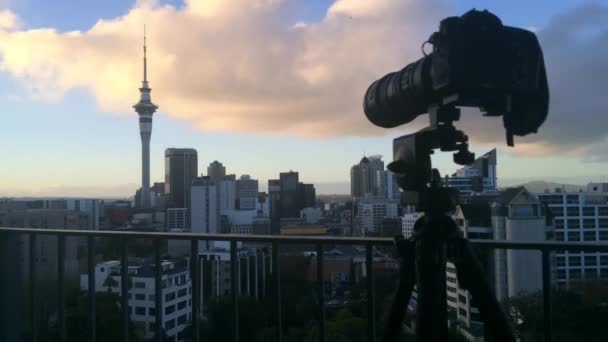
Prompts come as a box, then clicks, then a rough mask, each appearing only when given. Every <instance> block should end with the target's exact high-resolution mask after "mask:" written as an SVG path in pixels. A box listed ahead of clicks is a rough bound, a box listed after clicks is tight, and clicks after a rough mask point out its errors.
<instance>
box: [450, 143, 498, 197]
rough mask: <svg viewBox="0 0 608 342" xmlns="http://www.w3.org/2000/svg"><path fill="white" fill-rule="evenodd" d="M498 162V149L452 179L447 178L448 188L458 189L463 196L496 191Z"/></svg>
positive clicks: (458, 172) (465, 168) (462, 169)
mask: <svg viewBox="0 0 608 342" xmlns="http://www.w3.org/2000/svg"><path fill="white" fill-rule="evenodd" d="M496 160H497V158H496V149H493V150H491V151H490V152H488V153H486V154H484V155H482V156H481V157H479V158H477V159H475V161H474V162H473V164H471V165H467V166H465V167H463V168H461V169H459V170H458V171H456V172H455V173H454V174H452V176H451V177H447V176H446V178H445V182H446V186H448V187H450V188H455V189H458V191H460V193H461V194H471V193H480V192H493V191H496V190H497V187H498V184H497V178H496V164H497V162H496Z"/></svg>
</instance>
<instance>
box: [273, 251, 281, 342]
mask: <svg viewBox="0 0 608 342" xmlns="http://www.w3.org/2000/svg"><path fill="white" fill-rule="evenodd" d="M271 262H272V273H273V275H274V278H273V279H274V289H275V294H276V303H275V305H276V309H275V310H276V312H277V341H278V342H281V341H283V312H282V310H281V271H280V269H279V242H278V241H272V255H271Z"/></svg>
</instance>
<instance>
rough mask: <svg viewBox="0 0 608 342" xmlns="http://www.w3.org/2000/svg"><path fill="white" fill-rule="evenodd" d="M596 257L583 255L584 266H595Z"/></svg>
mask: <svg viewBox="0 0 608 342" xmlns="http://www.w3.org/2000/svg"><path fill="white" fill-rule="evenodd" d="M596 265H597V258H596V257H595V255H586V256H585V266H596Z"/></svg>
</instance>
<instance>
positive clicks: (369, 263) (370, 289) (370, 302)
mask: <svg viewBox="0 0 608 342" xmlns="http://www.w3.org/2000/svg"><path fill="white" fill-rule="evenodd" d="M372 251H373V245H371V244H367V245H365V271H366V272H365V273H366V275H367V324H368V331H367V334H368V340H369V341H370V342H374V341H375V340H376V315H375V303H374V300H375V298H374V295H375V294H374V264H373V255H372Z"/></svg>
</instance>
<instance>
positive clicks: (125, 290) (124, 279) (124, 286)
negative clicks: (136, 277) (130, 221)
mask: <svg viewBox="0 0 608 342" xmlns="http://www.w3.org/2000/svg"><path fill="white" fill-rule="evenodd" d="M128 267H129V265H128V260H127V238H122V239H121V241H120V310H121V312H122V340H123V341H124V342H129V287H128V285H129V274H128V272H127V270H128Z"/></svg>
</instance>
